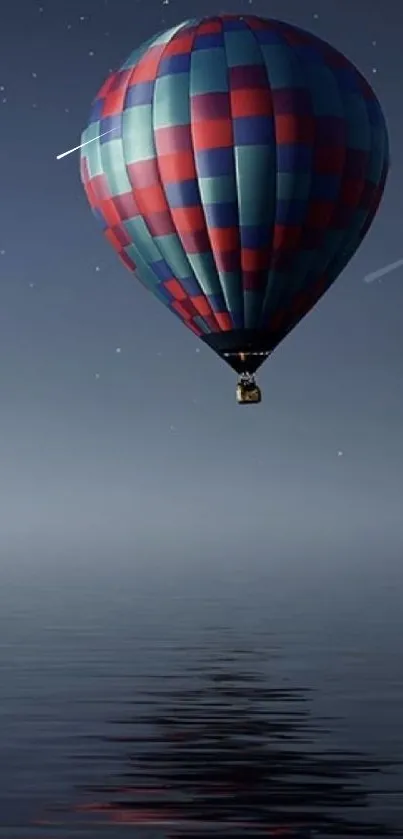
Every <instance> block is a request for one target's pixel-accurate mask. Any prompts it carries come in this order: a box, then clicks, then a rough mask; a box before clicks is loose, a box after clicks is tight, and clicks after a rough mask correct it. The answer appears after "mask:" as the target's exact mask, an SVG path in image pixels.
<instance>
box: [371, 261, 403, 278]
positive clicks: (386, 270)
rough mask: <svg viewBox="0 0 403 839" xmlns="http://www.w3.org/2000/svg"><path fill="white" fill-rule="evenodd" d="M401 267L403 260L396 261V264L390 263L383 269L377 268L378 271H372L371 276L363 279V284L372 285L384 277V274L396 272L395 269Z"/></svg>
mask: <svg viewBox="0 0 403 839" xmlns="http://www.w3.org/2000/svg"><path fill="white" fill-rule="evenodd" d="M402 266H403V259H398V260H397V262H391V263H390V264H389V265H385V267H384V268H379V270H378V271H373V272H372V274H367V276H366V277H364V283H373V282H375V280H380V279H381V277H384V276H385V275H386V274H390V273H391V271H396V268H401V267H402Z"/></svg>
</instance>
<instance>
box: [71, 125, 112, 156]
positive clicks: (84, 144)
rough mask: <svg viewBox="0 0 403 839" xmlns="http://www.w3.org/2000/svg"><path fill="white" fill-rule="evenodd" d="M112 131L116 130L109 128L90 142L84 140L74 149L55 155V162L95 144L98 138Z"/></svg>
mask: <svg viewBox="0 0 403 839" xmlns="http://www.w3.org/2000/svg"><path fill="white" fill-rule="evenodd" d="M112 131H116V128H110V129H109V131H103V132H102V134H98V136H97V137H93V138H92V140H86V142H85V143H80V145H79V146H74V149H69V150H68V151H64V152H63V154H57V155H56V160H61V159H62V157H67V155H68V154H73V151H78V150H79V149H82V148H83V146H88V145H89V144H90V143H95V140H99V138H100V137H105V134H112Z"/></svg>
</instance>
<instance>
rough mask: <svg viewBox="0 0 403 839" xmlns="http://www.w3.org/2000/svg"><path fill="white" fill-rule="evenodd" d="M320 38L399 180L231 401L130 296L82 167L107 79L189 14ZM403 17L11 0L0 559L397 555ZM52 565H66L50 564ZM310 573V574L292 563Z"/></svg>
mask: <svg viewBox="0 0 403 839" xmlns="http://www.w3.org/2000/svg"><path fill="white" fill-rule="evenodd" d="M218 11H233V12H239V13H241V12H246V11H249V12H253V13H255V14H257V15H263V16H272V17H278V18H281V19H284V20H286V21H289V22H291V23H295V24H297V25H298V26H301V27H303V28H306V29H309V30H312V31H313V32H314V33H316V34H318V35H319V36H320V37H322V38H324V39H325V40H329V41H330V42H331V43H332V44H333V45H334V46H335V47H336V48H338V49H339V50H341V51H342V52H343V53H345V54H346V55H347V57H348V58H350V59H351V60H352V61H353V63H355V64H356V65H357V66H358V68H359V69H360V70H361V72H362V73H363V74H364V75H365V76H366V78H367V79H368V80H369V81H370V83H371V84H372V85H373V87H374V89H375V91H376V93H377V95H378V97H379V100H380V102H381V105H382V107H383V109H384V112H385V115H386V118H387V121H388V127H389V134H390V144H391V161H392V162H391V172H390V175H389V180H388V184H387V188H386V193H385V197H384V199H383V202H382V204H381V207H380V210H379V213H378V216H377V218H376V220H375V222H374V224H373V226H372V228H371V230H370V232H369V235H368V237H367V238H366V240H365V241H364V243H363V245H362V246H361V248H360V249H359V252H358V254H357V255H356V256H355V257H354V259H353V260H352V262H351V263H350V265H349V267H348V268H347V269H346V270H345V271H344V273H343V275H342V276H341V278H340V279H339V280H338V281H337V282H336V284H335V285H334V286H333V288H332V289H331V290H330V291H329V292H328V294H327V295H326V296H325V298H324V299H322V301H321V302H320V303H319V304H318V305H317V307H316V308H315V310H314V312H313V313H312V314H310V315H309V316H308V317H307V318H306V319H305V320H304V321H303V322H302V323H301V324H300V325H299V326H298V327H297V329H296V330H295V331H294V332H293V334H292V335H291V336H290V337H288V338H287V339H286V340H285V341H284V343H283V344H282V345H281V346H280V347H279V348H278V349H277V350H276V352H275V354H274V355H273V356H272V358H271V359H270V360H269V361H267V362H266V364H265V365H264V367H263V368H262V370H261V371H260V374H259V383H260V384H261V386H262V388H263V398H264V401H263V403H262V405H261V406H257V407H254V408H252V407H251V408H249V409H241V408H239V407H238V406H237V405H236V404H235V398H234V387H235V376H234V374H233V373H232V372H231V371H230V369H229V368H227V366H226V365H225V364H224V363H222V362H221V361H220V360H219V359H218V358H217V357H216V356H215V355H214V354H213V353H212V352H211V351H210V350H209V349H208V348H207V347H205V346H204V345H203V344H202V343H201V342H199V341H198V339H197V338H196V337H194V336H193V335H192V334H191V333H190V332H188V330H186V329H185V327H184V326H182V325H181V324H180V322H179V321H177V319H176V318H175V317H173V316H172V315H171V314H170V313H169V312H168V311H167V310H165V309H164V307H163V306H161V304H159V303H158V301H157V300H155V299H154V298H153V297H152V296H151V295H150V294H148V293H147V292H146V290H145V289H143V288H142V287H141V286H140V284H137V283H136V282H135V280H134V278H133V277H132V275H130V273H129V272H128V271H126V270H125V268H124V267H123V266H122V265H121V264H120V262H119V260H118V258H117V256H116V254H115V253H114V252H113V250H112V248H111V247H110V246H109V245H108V243H107V242H106V241H105V240H104V238H103V236H102V233H101V231H100V229H99V227H98V225H97V224H96V222H95V220H94V218H93V216H92V214H91V211H90V208H89V206H88V203H87V200H86V197H85V194H84V191H83V188H82V185H81V182H80V178H79V154H78V153H76V154H73V155H71V156H70V157H67V158H65V159H63V160H60V161H56V155H57V154H59V153H61V152H64V151H66V150H67V149H69V148H71V147H72V146H75V145H77V144H78V143H79V142H80V134H81V131H82V130H83V128H84V127H85V126H86V124H87V119H88V114H89V109H90V104H91V101H92V99H93V98H94V96H95V95H96V93H97V91H98V90H99V88H100V86H101V84H102V82H103V81H104V79H105V78H106V76H107V75H108V74H109V72H110V70H112V69H114V68H116V67H117V66H119V65H120V64H121V63H122V62H123V61H124V60H125V59H126V57H127V56H128V55H129V54H130V52H131V51H132V50H133V49H134V48H135V47H136V46H137V45H139V44H140V43H141V42H142V41H143V40H145V39H147V38H149V37H150V36H151V35H152V34H153V33H154V32H156V31H158V30H160V29H162V28H164V27H165V26H166V28H168V27H169V26H172V25H174V24H175V23H178V22H180V21H181V20H182V19H185V18H188V17H190V16H198V15H202V14H210V13H216V12H218ZM402 27H403V7H401V3H399V2H398V0H383V2H382V3H381V2H378V3H374V4H371V3H369V2H368V0H316V2H315V3H310V2H302V1H301V0H281V2H280V0H272V2H267V0H266V1H265V0H253V2H252V0H250V2H247V0H233V2H232V3H231V4H230V5H225V6H224V7H223V6H221V7H220V6H217V4H216V3H214V2H213V0H203V2H202V0H193V2H186V3H185V2H184V0H164V2H162V3H161V1H160V0H139V2H135V0H43V2H42V0H14V2H7V3H5V2H4V3H3V4H2V8H1V16H0V42H1V50H0V115H1V135H0V142H1V158H0V174H1V195H2V203H1V230H0V252H1V255H0V277H1V283H0V319H1V328H0V353H1V360H2V362H1V378H0V381H1V396H2V399H1V405H2V407H1V430H2V433H1V437H0V469H1V484H0V553H1V555H2V557H3V560H2V561H3V562H4V563H5V564H7V563H8V561H9V559H10V558H12V559H13V561H14V560H15V559H16V557H18V558H19V560H18V561H19V562H21V563H22V564H24V563H25V562H28V561H31V559H33V558H34V557H35V556H45V555H47V554H49V556H51V557H53V558H55V557H57V555H58V553H59V554H60V555H63V556H64V555H66V556H67V555H71V556H76V557H80V558H81V560H83V559H84V558H85V556H94V557H96V556H98V555H101V554H102V553H103V552H105V553H106V554H109V555H111V552H112V553H113V554H114V555H118V554H119V552H120V554H121V555H123V554H124V553H126V554H127V555H128V556H129V555H132V556H133V555H135V557H136V558H137V561H138V562H139V563H142V562H152V561H155V562H160V561H161V563H162V562H165V559H166V558H167V557H168V559H169V557H171V558H178V557H183V559H184V561H185V560H186V562H187V563H188V564H189V565H190V567H191V566H192V563H193V562H194V563H195V564H196V563H199V562H201V561H203V558H205V557H208V558H211V561H212V562H214V561H215V559H216V558H218V559H219V558H220V557H225V556H227V555H229V554H231V555H232V556H234V555H235V554H236V555H237V556H239V559H240V561H243V558H244V557H245V554H246V552H247V553H248V555H249V556H250V555H251V553H252V554H254V555H255V556H256V557H260V560H262V561H266V560H268V561H273V562H277V561H281V562H282V561H283V560H284V561H285V560H286V559H288V561H289V562H292V565H293V567H295V566H296V563H297V560H299V559H300V560H301V567H304V568H306V567H307V565H306V563H309V562H310V561H311V559H312V558H314V557H318V558H320V557H322V559H323V558H324V561H325V563H326V567H328V566H330V565H331V563H332V562H333V559H334V560H335V561H336V560H337V562H345V563H346V565H347V564H348V563H349V562H350V561H351V557H352V556H353V555H354V556H355V557H356V558H357V562H358V560H359V559H360V557H365V558H366V561H371V557H372V559H373V560H374V561H375V560H376V558H377V557H378V559H379V557H380V556H381V554H382V555H383V556H384V555H385V554H386V553H387V554H389V555H390V556H397V555H398V554H399V551H400V552H401V548H402V546H403V532H402V527H401V522H400V519H401V508H402V495H403V468H402V467H403V444H402V427H403V356H402V350H403V335H402V311H403V267H400V268H399V269H397V270H395V271H394V272H391V273H390V274H389V275H388V276H385V278H384V279H383V280H382V281H374V282H372V283H365V282H364V279H365V277H366V276H367V275H368V274H370V273H372V272H374V271H376V270H378V269H380V268H382V267H383V266H385V265H388V264H389V263H393V262H396V261H398V260H399V259H401V258H402V257H403V242H402V241H401V239H402V236H401V223H402V216H403V199H402V189H401V184H402V182H403V151H402V150H403V118H402V106H401V79H402V78H403V52H402V46H401V45H402ZM55 561H56V560H55ZM304 563H305V565H304Z"/></svg>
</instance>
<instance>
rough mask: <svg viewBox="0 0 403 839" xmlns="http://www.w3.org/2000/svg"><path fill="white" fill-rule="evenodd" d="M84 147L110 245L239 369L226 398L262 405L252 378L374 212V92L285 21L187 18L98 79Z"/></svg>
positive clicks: (377, 164) (346, 64)
mask: <svg viewBox="0 0 403 839" xmlns="http://www.w3.org/2000/svg"><path fill="white" fill-rule="evenodd" d="M105 132H109V133H105ZM101 134H102V135H103V136H102V137H99V135H101ZM95 138H97V139H95ZM88 140H94V142H91V143H89V144H88V145H86V146H84V148H83V149H82V153H81V178H82V182H83V185H84V188H85V191H86V194H87V196H88V200H89V203H90V205H91V207H92V210H93V212H94V214H95V216H96V218H97V219H98V220H99V222H100V223H101V225H102V228H103V230H104V233H105V236H106V238H107V239H108V240H109V242H110V243H111V245H112V246H113V247H114V248H115V249H116V250H117V252H118V254H119V256H120V258H121V259H122V261H123V262H124V264H125V265H126V266H127V267H128V268H129V270H130V271H132V272H134V273H135V275H136V276H137V277H138V279H139V280H140V281H141V283H143V284H144V285H145V286H146V287H147V288H148V289H149V290H150V291H151V292H152V293H153V294H154V295H155V297H157V298H158V299H159V300H160V301H161V302H162V303H163V304H164V305H165V306H167V308H168V309H170V310H171V312H173V313H174V314H176V315H177V317H179V319H180V320H181V321H182V322H183V323H184V324H185V326H187V327H188V328H189V329H190V330H192V332H194V333H195V334H196V335H197V336H198V337H199V338H200V339H201V340H202V341H204V343H205V344H207V345H208V346H209V347H210V348H211V349H212V350H213V351H214V352H215V353H216V354H217V355H218V356H220V358H222V359H223V360H224V361H226V362H227V364H229V365H230V367H232V369H233V370H234V371H235V372H236V373H237V374H238V376H239V379H238V386H237V391H236V393H237V401H238V402H239V403H240V404H242V405H244V404H253V403H257V402H260V400H261V393H260V389H259V387H258V386H257V384H256V381H255V373H256V371H257V369H258V368H259V367H260V365H261V364H262V363H263V361H264V360H265V359H266V358H267V357H268V356H269V355H270V354H271V353H272V352H273V350H274V349H275V348H276V347H277V346H278V345H279V344H280V342H281V341H282V340H283V339H284V338H285V336H286V335H287V334H288V333H289V332H290V331H291V330H292V329H293V328H294V327H295V326H296V325H297V323H298V322H299V321H300V320H301V318H303V317H304V315H306V314H307V313H308V312H309V311H310V310H311V309H312V308H313V306H314V305H315V303H316V302H317V301H318V300H319V298H320V297H321V296H322V295H323V294H324V292H325V291H327V289H328V288H329V287H330V286H331V285H332V283H333V282H334V281H335V279H336V278H337V277H338V275H339V274H340V273H341V271H342V270H343V268H344V267H345V266H346V264H347V263H348V262H349V260H350V259H351V257H352V256H353V254H354V253H355V251H356V250H357V248H358V246H359V244H360V243H361V241H362V239H363V238H364V236H365V235H366V233H367V231H368V229H369V227H370V225H371V223H372V220H373V218H374V215H375V213H376V210H377V208H378V206H379V203H380V200H381V197H382V194H383V190H384V186H385V181H386V177H387V172H388V166H389V151H388V136H387V128H386V124H385V119H384V116H383V114H382V110H381V107H380V105H379V102H378V100H377V98H376V96H375V94H374V92H373V91H372V89H371V87H370V86H369V84H368V83H367V82H366V80H365V79H364V78H363V76H362V75H361V74H360V73H359V71H358V70H357V69H356V68H355V67H354V66H353V65H352V64H351V63H350V61H348V60H347V59H346V58H345V57H344V56H343V55H341V54H340V53H339V52H338V51H336V50H335V49H334V48H333V47H331V46H330V45H329V44H328V43H325V42H324V41H322V40H320V39H319V38H317V37H316V36H314V35H311V34H309V33H308V32H305V31H303V30H301V29H299V28H297V27H295V26H291V25H290V24H288V23H283V22H281V21H276V20H266V19H262V18H259V17H254V16H246V15H245V16H239V15H220V16H217V17H208V18H203V19H200V20H188V21H185V22H184V23H181V24H180V25H179V26H176V27H174V28H173V29H170V30H169V31H167V32H164V33H163V34H160V35H158V36H157V37H155V38H152V39H151V40H150V41H148V42H147V43H146V44H144V45H143V46H141V47H140V48H139V49H137V50H135V51H134V52H133V53H132V54H131V55H130V57H129V58H128V60H127V61H126V62H125V63H124V64H123V65H122V67H121V68H120V69H119V70H118V71H117V72H114V73H112V75H110V76H109V78H108V79H107V80H106V82H105V83H104V84H103V86H102V87H101V90H100V91H99V93H98V96H97V97H96V99H95V101H94V103H93V107H92V110H91V115H90V119H89V124H88V127H87V128H86V130H85V131H84V133H83V136H82V142H83V143H85V142H87V141H88Z"/></svg>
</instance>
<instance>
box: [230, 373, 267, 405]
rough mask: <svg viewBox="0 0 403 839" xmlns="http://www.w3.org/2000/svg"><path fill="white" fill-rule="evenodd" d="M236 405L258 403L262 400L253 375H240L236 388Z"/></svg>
mask: <svg viewBox="0 0 403 839" xmlns="http://www.w3.org/2000/svg"><path fill="white" fill-rule="evenodd" d="M236 401H237V403H238V405H258V404H259V403H260V402H261V401H262V392H261V390H260V387H258V385H257V384H256V382H255V379H254V378H253V376H247V375H244V376H241V378H240V379H239V381H238V384H237V388H236Z"/></svg>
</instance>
